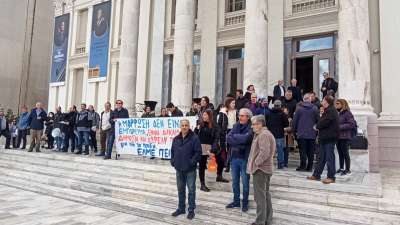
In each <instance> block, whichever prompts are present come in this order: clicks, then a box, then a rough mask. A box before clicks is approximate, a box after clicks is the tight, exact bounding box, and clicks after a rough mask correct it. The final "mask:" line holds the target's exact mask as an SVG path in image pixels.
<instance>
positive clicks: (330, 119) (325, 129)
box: [317, 106, 339, 144]
mask: <svg viewBox="0 0 400 225" xmlns="http://www.w3.org/2000/svg"><path fill="white" fill-rule="evenodd" d="M317 129H318V131H319V139H320V141H321V143H322V144H323V143H335V142H336V141H337V139H338V137H339V114H338V112H337V110H336V109H335V107H333V106H329V107H328V108H327V109H325V112H324V113H323V114H322V117H321V119H320V120H319V121H318V123H317Z"/></svg>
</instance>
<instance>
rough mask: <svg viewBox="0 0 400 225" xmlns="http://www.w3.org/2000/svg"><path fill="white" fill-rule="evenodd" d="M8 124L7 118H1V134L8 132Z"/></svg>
mask: <svg viewBox="0 0 400 225" xmlns="http://www.w3.org/2000/svg"><path fill="white" fill-rule="evenodd" d="M8 130H9V127H8V122H7V118H6V116H0V132H8Z"/></svg>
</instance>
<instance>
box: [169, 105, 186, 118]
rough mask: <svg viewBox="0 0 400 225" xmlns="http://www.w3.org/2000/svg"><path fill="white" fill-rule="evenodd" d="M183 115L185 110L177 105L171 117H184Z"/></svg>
mask: <svg viewBox="0 0 400 225" xmlns="http://www.w3.org/2000/svg"><path fill="white" fill-rule="evenodd" d="M182 116H183V112H182V111H181V110H180V109H178V107H175V111H173V112H172V113H171V117H182Z"/></svg>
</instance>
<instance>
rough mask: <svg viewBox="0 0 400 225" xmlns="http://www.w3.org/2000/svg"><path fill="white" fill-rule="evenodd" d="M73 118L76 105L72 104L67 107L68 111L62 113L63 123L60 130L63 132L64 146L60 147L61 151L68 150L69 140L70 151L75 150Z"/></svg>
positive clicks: (74, 117) (74, 118)
mask: <svg viewBox="0 0 400 225" xmlns="http://www.w3.org/2000/svg"><path fill="white" fill-rule="evenodd" d="M75 120H76V106H72V107H70V108H69V111H68V113H66V114H65V115H64V118H63V120H62V123H63V124H64V126H63V128H62V132H63V133H64V135H65V136H64V146H63V148H62V151H63V152H68V148H69V144H70V141H71V153H73V152H74V151H75V144H78V143H75V138H76V136H75V133H74V128H75Z"/></svg>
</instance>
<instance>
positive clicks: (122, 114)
mask: <svg viewBox="0 0 400 225" xmlns="http://www.w3.org/2000/svg"><path fill="white" fill-rule="evenodd" d="M123 105H124V102H123V101H122V100H117V101H116V102H115V109H114V111H112V112H111V115H110V124H111V131H110V135H109V138H108V139H107V152H106V155H105V156H104V159H111V153H112V149H113V145H114V140H115V121H116V120H117V119H121V118H129V112H128V110H127V109H125V108H124V107H122V106H123Z"/></svg>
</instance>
